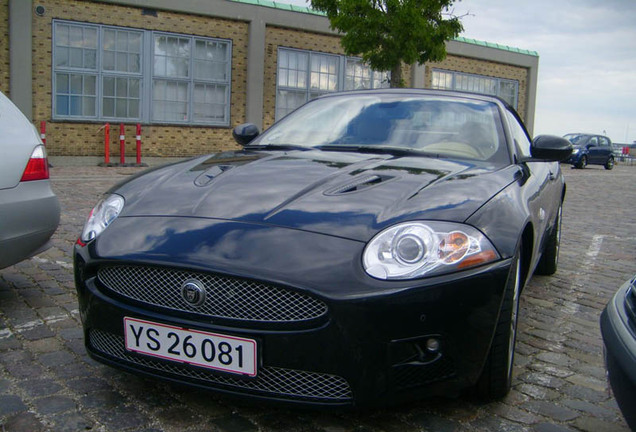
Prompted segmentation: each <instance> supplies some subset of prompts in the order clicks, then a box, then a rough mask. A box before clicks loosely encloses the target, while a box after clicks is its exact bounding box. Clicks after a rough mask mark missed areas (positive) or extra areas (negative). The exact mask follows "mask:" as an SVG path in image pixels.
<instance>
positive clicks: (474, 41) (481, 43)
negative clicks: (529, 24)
mask: <svg viewBox="0 0 636 432" xmlns="http://www.w3.org/2000/svg"><path fill="white" fill-rule="evenodd" d="M453 40H455V41H457V42H464V43H469V44H472V45H479V46H484V47H488V48H495V49H500V50H504V51H510V52H515V53H519V54H525V55H531V56H534V57H539V53H537V52H536V51H530V50H524V49H521V48H515V47H511V46H508V45H500V44H498V43H493V42H485V41H480V40H477V39H470V38H466V37H462V36H459V37H456V38H455V39H453Z"/></svg>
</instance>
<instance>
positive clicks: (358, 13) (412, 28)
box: [311, 0, 463, 87]
mask: <svg viewBox="0 0 636 432" xmlns="http://www.w3.org/2000/svg"><path fill="white" fill-rule="evenodd" d="M455 1H456V0H311V6H312V8H313V9H315V10H318V11H321V12H325V13H326V14H327V18H329V21H330V23H331V28H332V29H334V30H337V31H339V32H340V33H343V36H342V39H341V44H342V47H343V48H344V50H345V53H346V54H347V55H352V56H354V55H355V56H361V57H362V59H363V61H365V62H366V63H368V64H369V66H371V68H372V69H374V70H377V71H390V72H391V87H404V82H403V79H402V63H403V62H404V63H406V64H413V63H415V62H416V61H417V62H418V63H419V64H423V63H425V62H428V61H441V60H443V59H444V58H445V57H446V44H445V42H446V41H447V40H450V39H453V38H455V37H456V36H457V35H459V33H460V32H461V31H462V30H463V27H462V24H461V22H460V21H459V18H458V17H456V16H453V15H452V14H451V13H449V12H448V11H449V10H450V7H451V6H452V5H453V3H455Z"/></svg>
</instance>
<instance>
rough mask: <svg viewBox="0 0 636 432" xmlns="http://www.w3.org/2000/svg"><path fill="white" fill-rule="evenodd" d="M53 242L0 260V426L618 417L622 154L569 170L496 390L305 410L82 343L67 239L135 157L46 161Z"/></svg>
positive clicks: (405, 427)
mask: <svg viewBox="0 0 636 432" xmlns="http://www.w3.org/2000/svg"><path fill="white" fill-rule="evenodd" d="M54 165H55V166H54V167H52V168H51V179H52V183H53V188H54V190H55V192H56V193H57V195H58V197H59V198H60V201H61V204H62V220H61V223H60V227H59V228H58V230H57V232H56V234H55V235H54V238H53V242H54V247H53V248H51V249H50V250H48V251H47V252H45V253H43V254H41V255H39V256H37V257H34V258H32V259H30V260H27V261H25V262H22V263H20V264H18V265H15V266H13V267H9V268H7V269H4V270H0V430H1V431H5V430H6V431H30V432H31V431H47V430H51V431H81V430H92V431H278V430H281V431H325V432H340V431H356V432H363V431H386V432H395V431H399V432H405V431H511V432H514V431H545V432H557V431H579V430H580V431H593V432H603V431H626V430H628V428H627V425H626V424H625V422H624V420H623V418H622V416H621V414H620V412H619V410H618V407H617V405H616V402H615V400H614V398H613V397H612V395H611V392H610V390H609V388H608V384H607V381H606V378H605V369H604V366H603V354H602V352H603V344H602V340H601V336H600V330H599V324H598V322H599V316H600V313H601V311H602V309H603V307H604V306H605V304H606V303H607V302H608V300H609V299H610V298H611V296H612V294H613V293H614V291H615V290H617V289H618V287H619V286H620V285H621V284H622V283H623V282H625V281H626V280H627V279H629V278H630V277H631V276H632V275H633V274H634V273H636V215H635V214H634V204H635V203H636V166H634V167H632V166H624V165H618V166H617V167H616V168H615V169H614V170H612V171H606V170H604V169H603V168H602V167H588V168H587V169H584V170H573V169H570V167H569V166H567V165H564V166H563V170H564V173H565V176H566V181H567V187H568V189H567V196H566V201H565V206H564V216H563V238H562V245H561V255H560V266H559V270H558V272H557V273H556V274H555V275H554V276H552V277H539V276H535V277H534V278H533V279H532V280H531V281H530V283H529V285H528V286H527V287H526V289H525V291H524V293H523V296H522V300H521V311H520V324H519V334H518V344H517V353H516V355H517V357H516V361H515V370H514V381H513V389H512V391H511V393H510V394H509V395H508V397H506V398H505V399H504V400H502V401H500V402H495V403H490V404H482V405H480V404H477V403H475V402H474V401H473V400H471V399H469V398H464V397H463V398H459V399H446V398H436V399H427V400H423V401H419V402H416V403H411V404H408V405H404V406H399V407H394V408H390V409H385V410H374V411H362V412H347V411H345V412H342V411H335V412H331V411H327V412H325V411H320V412H317V411H308V410H298V409H288V408H278V407H272V406H269V405H261V404H256V403H247V402H239V401H236V400H234V399H229V398H225V397H222V396H218V395H215V394H212V393H208V392H202V391H193V390H190V389H186V388H182V387H178V386H174V385H170V384H166V383H163V382H158V381H152V380H147V379H142V378H138V377H135V376H133V375H129V374H127V373H124V372H121V371H119V370H116V369H112V368H110V367H107V366H104V365H101V364H99V363H96V362H94V361H93V360H91V359H89V358H88V356H87V355H86V353H85V351H84V346H83V340H82V331H81V324H80V318H79V314H78V310H77V299H76V294H75V287H74V283H73V272H72V259H71V250H72V246H73V243H74V242H75V240H76V238H77V236H78V235H79V233H80V231H81V229H82V225H83V223H84V220H85V218H86V217H87V215H88V212H89V211H90V209H91V208H92V206H93V205H94V204H95V203H96V201H97V200H98V198H99V197H100V195H101V194H102V193H103V192H104V191H106V190H107V189H108V188H109V187H111V186H112V185H114V184H116V183H117V182H119V181H122V180H124V179H126V178H127V177H128V176H130V175H133V174H135V173H137V172H139V171H140V170H141V168H129V167H125V168H123V167H122V168H102V167H97V166H93V165H92V164H90V165H77V164H74V165H76V166H71V165H69V164H68V163H61V164H57V163H54Z"/></svg>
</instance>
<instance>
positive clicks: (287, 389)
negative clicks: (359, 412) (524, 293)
mask: <svg viewBox="0 0 636 432" xmlns="http://www.w3.org/2000/svg"><path fill="white" fill-rule="evenodd" d="M89 344H90V346H91V347H92V349H93V350H95V351H98V352H99V353H101V354H105V355H107V356H109V357H114V358H116V359H118V360H121V361H124V362H126V363H128V364H129V365H134V366H142V367H144V368H148V369H152V370H155V371H159V372H161V373H162V374H163V375H168V376H172V377H173V378H186V379H187V380H190V381H196V382H198V383H200V384H205V385H209V384H212V385H213V386H214V387H221V388H228V389H230V390H239V391H240V390H244V391H247V392H250V393H256V394H261V395H269V396H276V397H281V398H288V399H292V398H293V399H305V400H314V401H320V402H333V403H346V402H350V401H351V399H352V393H351V388H350V387H349V384H348V383H347V381H346V380H345V379H344V378H342V377H339V376H336V375H329V374H322V373H317V372H307V371H300V370H293V369H282V368H276V367H261V368H260V369H259V371H258V376H257V377H256V378H253V379H249V380H246V379H241V378H235V377H232V376H228V375H219V374H216V373H214V372H212V371H210V370H208V369H199V368H195V367H190V366H185V365H182V364H180V363H167V362H162V361H157V360H154V359H152V358H150V357H141V356H137V355H131V354H130V353H129V352H128V351H126V349H125V345H124V338H123V337H121V336H116V335H113V334H111V333H107V332H103V331H101V330H91V331H90V332H89Z"/></svg>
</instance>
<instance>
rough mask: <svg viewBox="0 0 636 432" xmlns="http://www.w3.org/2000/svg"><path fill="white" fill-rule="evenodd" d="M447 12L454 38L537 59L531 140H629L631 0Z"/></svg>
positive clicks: (634, 106) (479, 1) (482, 2)
mask: <svg viewBox="0 0 636 432" xmlns="http://www.w3.org/2000/svg"><path fill="white" fill-rule="evenodd" d="M280 1H281V2H286V3H294V4H298V5H302V6H309V3H308V2H305V1H304V0H280ZM453 11H454V14H455V15H456V16H460V17H461V21H462V24H463V26H464V31H463V32H462V33H461V34H460V36H463V37H467V38H472V39H478V40H482V41H487V42H494V43H498V44H501V45H508V46H512V47H515V48H522V49H526V50H530V51H536V52H537V53H538V54H539V79H538V84H537V104H536V111H535V124H534V134H535V135H539V134H552V135H564V134H566V133H570V132H588V133H597V134H606V135H607V136H609V138H610V139H611V140H612V141H613V142H617V143H632V142H634V141H636V0H460V1H456V2H455V4H454V5H453Z"/></svg>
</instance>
